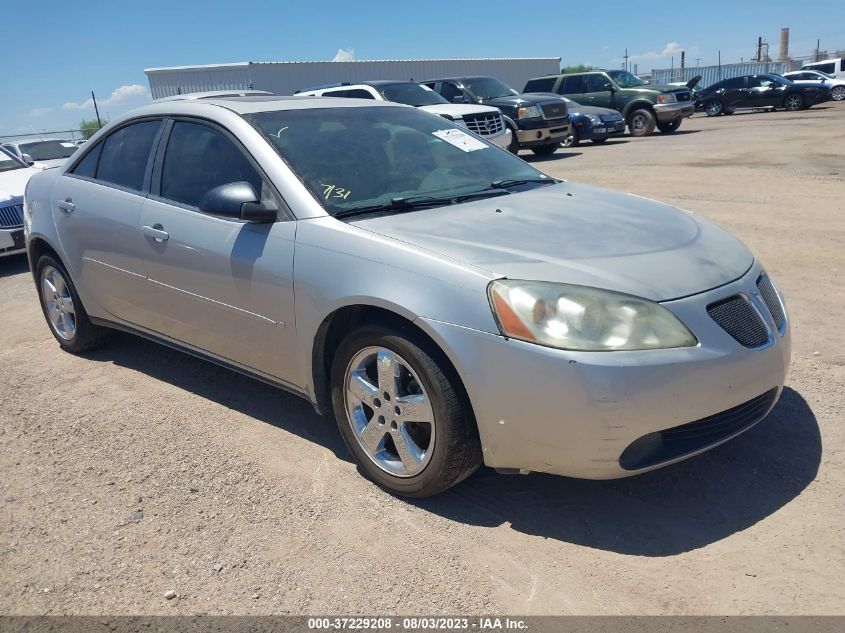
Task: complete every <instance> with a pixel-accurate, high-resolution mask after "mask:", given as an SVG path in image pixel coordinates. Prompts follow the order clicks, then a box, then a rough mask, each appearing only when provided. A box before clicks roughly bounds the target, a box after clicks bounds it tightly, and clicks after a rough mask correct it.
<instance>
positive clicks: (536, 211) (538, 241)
mask: <svg viewBox="0 0 845 633" xmlns="http://www.w3.org/2000/svg"><path fill="white" fill-rule="evenodd" d="M354 224H355V226H357V227H359V228H362V229H366V230H369V231H372V232H374V233H378V234H380V235H383V236H387V237H391V238H394V239H396V240H401V241H402V242H406V243H409V244H413V245H416V246H417V247H420V248H423V249H427V250H429V251H433V252H436V253H439V254H441V255H443V256H447V257H450V258H452V259H455V260H458V261H461V262H464V263H467V264H472V265H474V266H476V267H479V268H482V269H485V270H487V271H489V272H490V273H491V275H492V276H494V277H508V278H511V279H530V280H537V281H552V282H560V283H570V284H577V285H584V286H592V287H596V288H605V289H608V290H615V291H617V292H625V293H628V294H633V295H637V296H639V297H644V298H647V299H651V300H653V301H667V300H670V299H676V298H679V297H685V296H688V295H692V294H697V293H699V292H703V291H705V290H709V289H711V288H714V287H717V286H720V285H723V284H726V283H729V282H730V281H733V280H735V279H737V278H739V277H741V276H742V275H743V274H744V273H745V272H746V271H747V270H748V269H749V268H750V267H751V264H752V263H753V261H754V258H753V256H752V255H751V253H750V252H749V251H748V249H746V248H745V246H744V245H743V244H742V243H741V242H740V241H739V240H737V239H736V238H735V237H733V236H732V235H730V234H729V233H727V232H726V231H724V230H723V229H721V228H719V227H717V226H716V225H714V224H712V223H710V222H708V221H706V220H704V219H702V218H700V217H697V216H695V215H693V214H691V213H688V212H685V211H681V210H679V209H676V208H674V207H671V206H669V205H665V204H662V203H659V202H655V201H652V200H646V199H645V198H640V197H638V196H633V195H630V194H622V193H616V192H611V191H607V190H603V189H598V188H594V187H589V186H586V185H578V184H574V183H568V182H564V183H560V184H557V185H552V186H546V187H538V188H536V189H533V190H531V191H526V192H522V193H518V194H512V195H509V196H501V197H497V198H488V199H484V200H478V201H475V202H470V203H466V204H462V205H460V206H450V207H438V208H434V209H428V210H421V211H418V212H412V213H404V214H395V215H389V216H382V217H375V218H369V219H361V220H355V221H354Z"/></svg>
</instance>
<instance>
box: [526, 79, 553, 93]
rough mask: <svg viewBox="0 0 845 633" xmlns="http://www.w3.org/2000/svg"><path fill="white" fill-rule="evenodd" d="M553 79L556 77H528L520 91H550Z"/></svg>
mask: <svg viewBox="0 0 845 633" xmlns="http://www.w3.org/2000/svg"><path fill="white" fill-rule="evenodd" d="M555 81H557V77H543V78H542V79H530V80H529V81H528V83H527V84H525V88H523V90H522V92H551V91H552V90H553V89H554V87H555Z"/></svg>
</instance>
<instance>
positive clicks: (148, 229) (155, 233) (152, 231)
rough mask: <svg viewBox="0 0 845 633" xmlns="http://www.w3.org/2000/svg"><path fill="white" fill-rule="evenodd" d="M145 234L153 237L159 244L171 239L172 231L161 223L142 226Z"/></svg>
mask: <svg viewBox="0 0 845 633" xmlns="http://www.w3.org/2000/svg"><path fill="white" fill-rule="evenodd" d="M141 229H142V230H143V231H144V235H146V236H147V237H151V238H153V239H154V240H155V241H156V242H158V243H159V244H163V243H164V242H166V241H167V240H169V239H170V233H168V232H167V231H165V230H164V227H163V226H162V225H161V224H154V225H153V226H142V227H141Z"/></svg>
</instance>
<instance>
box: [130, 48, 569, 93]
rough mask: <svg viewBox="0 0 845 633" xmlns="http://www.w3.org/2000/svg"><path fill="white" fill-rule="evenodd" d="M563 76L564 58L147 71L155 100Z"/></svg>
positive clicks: (517, 84) (517, 83) (515, 83)
mask: <svg viewBox="0 0 845 633" xmlns="http://www.w3.org/2000/svg"><path fill="white" fill-rule="evenodd" d="M559 71H560V58H557V57H546V58H512V59H431V60H425V59H421V60H384V61H355V62H248V63H244V64H225V65H220V66H194V67H190V66H187V67H180V68H153V69H148V70H146V71H144V72H146V74H147V79H148V80H149V82H150V92H151V93H152V96H153V99H159V98H161V97H169V96H172V95H175V94H185V93H188V92H202V91H206V90H234V89H239V90H245V89H249V88H252V89H254V90H267V91H269V92H272V93H274V94H278V95H289V94H293V93H294V92H295V91H296V90H298V89H300V88H307V87H309V86H314V85H321V84H327V83H334V82H343V81H348V82H350V83H356V82H360V81H366V80H375V79H400V80H410V79H413V80H415V81H420V80H423V79H430V78H437V77H452V76H461V75H491V76H493V77H497V78H498V79H500V80H502V81H504V82H505V83H506V84H508V85H510V86H512V87H513V88H515V89H516V90H522V87H523V86H524V85H525V82H526V81H528V80H529V79H531V78H532V77H538V76H540V75H549V74H554V73H557V72H559Z"/></svg>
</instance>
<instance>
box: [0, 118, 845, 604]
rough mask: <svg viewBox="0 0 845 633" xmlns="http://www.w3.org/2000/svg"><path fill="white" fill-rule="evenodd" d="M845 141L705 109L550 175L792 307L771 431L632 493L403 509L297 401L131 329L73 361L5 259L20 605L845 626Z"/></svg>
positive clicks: (22, 268) (0, 297)
mask: <svg viewBox="0 0 845 633" xmlns="http://www.w3.org/2000/svg"><path fill="white" fill-rule="evenodd" d="M844 130H845V104H837V105H831V106H829V107H818V108H813V109H812V110H811V111H809V112H801V113H795V114H787V113H783V112H780V113H776V114H737V115H734V116H731V117H721V118H719V119H716V120H714V119H707V118H704V117H702V116H701V115H696V116H695V117H694V118H693V119H691V120H689V121H687V122H685V124H684V126H683V127H682V129H681V131H680V132H679V133H678V134H676V135H673V136H663V137H661V136H660V135H657V136H655V137H654V138H648V139H630V138H625V139H620V140H618V141H615V142H609V143H607V144H606V145H604V146H602V147H599V146H591V145H590V144H587V145H586V146H584V147H579V148H575V149H573V150H571V151H570V152H568V153H565V152H564V151H563V150H560V151H559V152H558V154H557V155H555V156H554V157H552V158H551V159H548V160H542V161H540V160H535V159H530V160H533V161H534V163H535V164H536V165H538V166H540V167H541V168H542V169H545V170H546V171H548V172H549V173H550V174H553V175H555V176H560V177H564V178H570V179H572V180H577V181H583V182H588V183H592V184H596V185H602V186H607V187H610V188H614V189H621V190H628V191H632V192H634V193H637V194H641V195H644V196H649V197H653V198H656V199H658V200H663V201H666V202H669V203H671V204H676V205H679V206H682V207H685V208H687V209H690V210H692V211H695V212H698V213H700V214H702V215H704V216H707V217H709V218H712V219H714V220H716V221H717V222H719V223H721V224H722V225H723V226H725V227H727V228H728V229H730V230H731V231H733V232H734V233H736V234H737V235H739V236H740V237H741V238H742V239H743V240H745V242H746V243H747V244H748V245H749V246H750V247H751V248H752V249H753V250H754V252H755V253H756V254H757V255H758V256H759V257H760V258H761V259H762V261H763V262H764V263H765V264H766V265H767V267H768V269H769V270H770V272H771V273H773V275H774V276H775V278H776V279H777V280H778V282H779V284H780V286H781V288H782V290H783V291H784V292H785V294H786V297H787V301H788V304H789V308H790V311H791V315H792V318H793V332H794V348H793V365H792V370H791V374H790V377H789V379H788V386H787V389H786V390H785V393H784V396H783V398H782V400H781V402H780V403H779V404H778V406H777V407H776V409H775V411H774V412H773V413H772V415H771V416H770V417H769V418H768V419H767V420H766V421H765V422H764V423H762V424H760V425H758V426H757V427H755V428H754V429H752V430H751V431H749V432H748V433H746V434H745V435H744V436H742V437H741V438H739V439H737V440H736V441H734V442H732V443H730V444H728V445H726V446H724V447H721V448H719V449H717V450H715V451H712V452H710V453H708V454H706V455H703V456H701V457H699V458H696V459H693V460H691V461H688V462H686V463H684V464H681V465H678V466H675V467H672V468H668V469H665V470H662V471H658V472H656V473H651V474H649V475H646V476H641V477H637V478H633V479H629V480H623V481H615V482H589V481H578V480H571V479H565V478H559V477H551V476H544V475H529V476H523V477H520V476H503V475H498V474H496V473H495V472H493V471H490V470H487V469H483V470H482V471H480V472H479V473H477V474H476V475H475V476H473V477H472V478H471V479H470V480H468V481H467V482H465V483H464V484H462V485H460V486H459V487H457V488H455V489H453V490H451V491H449V492H448V493H446V494H444V495H442V496H441V497H438V498H435V499H431V500H426V501H421V502H407V501H403V500H400V499H396V498H393V497H391V496H389V495H387V494H385V493H383V492H381V491H380V490H379V489H377V488H375V487H374V486H373V485H371V484H369V483H368V482H367V481H365V480H364V479H362V478H361V477H360V476H359V475H358V473H357V472H356V469H355V466H354V465H353V464H352V463H351V462H350V460H349V457H348V456H347V454H346V451H345V449H344V447H343V445H342V443H341V441H340V439H339V437H338V435H337V432H336V430H335V428H333V427H332V426H331V425H329V424H327V423H326V422H324V421H322V420H320V419H319V418H317V416H316V415H315V414H314V413H313V411H312V409H311V407H310V405H309V404H307V403H306V402H304V401H301V400H298V399H297V398H295V397H292V396H289V395H286V394H285V393H283V392H281V391H277V390H274V389H272V388H270V387H268V386H265V385H263V384H260V383H257V382H253V381H251V380H248V379H246V378H243V377H240V376H238V375H235V374H233V373H230V372H228V371H226V370H223V369H219V368H217V367H215V366H212V365H209V364H206V363H203V362H201V361H198V360H195V359H193V358H191V357H188V356H185V355H182V354H180V353H177V352H173V351H170V350H168V349H165V348H162V347H159V346H156V345H155V344H152V343H149V342H145V341H142V340H139V339H135V338H132V337H129V336H120V337H118V338H117V339H116V340H115V341H114V343H113V344H112V345H111V346H110V347H108V348H107V349H105V350H102V351H100V352H97V353H95V354H91V355H88V356H86V357H74V356H71V355H68V354H64V353H61V352H60V351H59V348H58V346H57V344H56V343H55V341H54V340H53V338H52V337H51V336H50V334H49V332H48V330H47V326H46V325H45V323H44V322H43V318H42V316H41V314H40V312H39V309H38V305H37V303H36V296H35V293H34V289H33V286H32V281H31V278H30V277H29V274H28V272H27V270H26V263H25V261H24V260H23V259H21V258H13V259H5V260H0V322H2V324H3V327H2V329H0V366H2V373H0V613H7V614H8V613H17V614H24V613H92V614H93V613H109V614H125V613H133V614H153V613H184V614H193V613H243V614H258V613H288V612H292V613H326V612H329V613H366V614H375V613H385V612H389V613H395V612H398V613H427V614H431V613H437V612H444V611H445V612H449V613H459V612H464V613H490V612H498V613H520V614H546V613H558V614H560V613H566V614H585V613H591V614H598V613H602V614H604V613H617V614H666V613H672V614H749V613H766V614H810V613H813V614H834V613H835V614H845V588H843V587H845V585H843V584H842V571H843V569H845V529H844V527H845V522H843V518H845V468H843V466H845V464H843V461H845V459H843V457H844V456H845V454H843V448H845V427H843V414H845V407H843V405H844V404H845V331H843V329H842V326H843V317H842V314H843V311H845V283H843V275H845V250H843V249H844V248H845V247H844V246H843V245H845V145H843V142H842V141H843V135H845V132H843V131H844ZM527 156H530V154H529V155H527ZM168 590H173V591H175V592H176V593H177V594H178V596H177V597H176V598H175V599H172V600H169V601H168V600H165V599H164V597H163V594H164V593H165V592H166V591H168Z"/></svg>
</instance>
